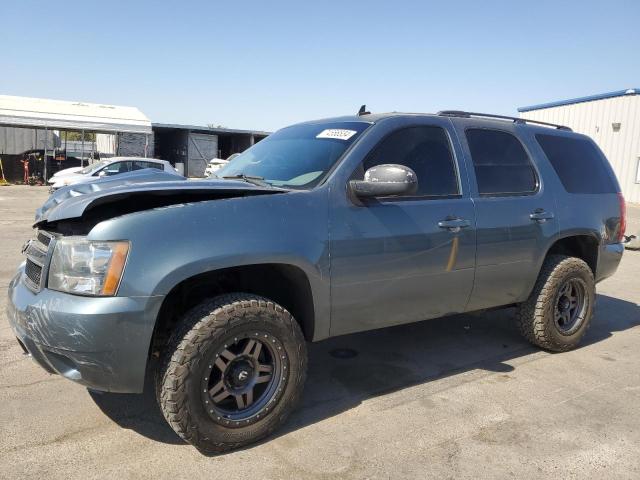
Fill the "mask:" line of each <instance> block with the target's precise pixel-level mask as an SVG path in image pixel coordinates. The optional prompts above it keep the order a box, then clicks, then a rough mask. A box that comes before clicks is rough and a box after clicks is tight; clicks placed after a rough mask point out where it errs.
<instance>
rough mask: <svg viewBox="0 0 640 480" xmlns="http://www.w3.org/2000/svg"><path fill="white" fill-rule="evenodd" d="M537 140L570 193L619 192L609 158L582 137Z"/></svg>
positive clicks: (548, 137) (542, 138)
mask: <svg viewBox="0 0 640 480" xmlns="http://www.w3.org/2000/svg"><path fill="white" fill-rule="evenodd" d="M536 140H537V141H538V143H539V144H540V147H542V150H543V151H544V153H545V155H546V156H547V158H548V159H549V161H550V162H551V165H553V168H554V169H555V171H556V173H557V174H558V177H559V178H560V181H561V182H562V185H564V188H565V190H566V191H567V192H569V193H616V192H617V190H618V189H617V186H616V184H615V182H614V181H613V179H612V178H611V175H610V173H609V169H608V168H607V166H606V165H605V163H604V162H605V159H604V158H603V156H602V155H601V154H600V152H599V151H598V149H597V148H596V146H595V145H594V144H592V143H591V142H589V141H588V140H585V139H582V138H568V137H559V136H556V135H540V134H539V135H536Z"/></svg>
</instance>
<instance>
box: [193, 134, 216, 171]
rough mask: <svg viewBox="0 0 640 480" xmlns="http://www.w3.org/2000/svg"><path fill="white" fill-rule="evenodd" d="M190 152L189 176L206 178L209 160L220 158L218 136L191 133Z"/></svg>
mask: <svg viewBox="0 0 640 480" xmlns="http://www.w3.org/2000/svg"><path fill="white" fill-rule="evenodd" d="M188 150H189V156H188V158H189V159H188V162H187V175H188V176H189V177H204V170H205V168H207V164H208V163H209V160H211V159H212V158H216V157H217V156H218V136H217V135H206V134H202V133H192V132H190V133H189V147H188Z"/></svg>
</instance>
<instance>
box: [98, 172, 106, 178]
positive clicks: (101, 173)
mask: <svg viewBox="0 0 640 480" xmlns="http://www.w3.org/2000/svg"><path fill="white" fill-rule="evenodd" d="M98 176H99V177H101V178H102V177H106V176H107V172H106V171H105V170H102V171H101V172H100V173H99V174H98Z"/></svg>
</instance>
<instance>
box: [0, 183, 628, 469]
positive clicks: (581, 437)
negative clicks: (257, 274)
mask: <svg viewBox="0 0 640 480" xmlns="http://www.w3.org/2000/svg"><path fill="white" fill-rule="evenodd" d="M46 196H47V195H46V190H45V189H42V188H40V189H38V188H36V187H32V188H29V187H0V312H1V313H0V477H1V478H7V479H9V478H25V477H33V478H51V479H56V478H61V479H65V480H68V479H75V478H83V479H85V478H104V477H106V478H115V477H117V478H118V479H128V478H153V479H158V478H187V477H191V478H195V477H198V478H205V477H208V478H229V479H244V478H246V479H253V480H255V479H271V478H273V479H279V478H282V479H292V478H313V479H328V478H380V479H386V478H393V479H398V478H416V479H418V478H419V479H425V478H436V479H442V478H474V479H476V478H532V477H536V478H541V477H542V478H544V477H546V478H563V479H565V478H639V477H640V458H639V457H638V451H639V450H640V369H639V368H638V365H639V364H640V348H638V346H639V344H640V307H639V305H638V303H639V302H640V287H639V285H640V284H639V283H638V273H639V272H640V252H635V251H627V252H625V256H624V259H623V262H622V265H621V267H620V269H619V271H618V273H617V274H616V275H615V276H614V277H613V278H611V279H608V280H606V281H605V282H603V283H601V284H600V285H599V286H598V300H597V310H596V317H595V320H594V323H593V326H592V328H591V329H590V331H589V333H588V335H587V337H586V340H585V342H584V345H583V346H582V347H581V348H579V349H577V350H575V351H573V352H569V353H564V354H549V353H546V352H543V351H540V350H538V349H536V348H534V347H532V346H530V345H529V344H528V343H526V342H525V341H524V340H523V339H521V338H520V336H519V335H518V333H517V331H516V328H515V326H514V324H513V321H512V313H513V312H512V311H509V310H506V311H497V312H491V313H486V314H477V315H460V316H455V317H450V318H444V319H439V320H432V321H428V322H423V323H420V324H414V325H407V326H401V327H394V328H389V329H384V330H378V331H374V332H368V333H364V334H356V335H349V336H345V337H340V338H336V339H332V340H329V341H325V342H321V343H319V344H315V345H312V346H311V348H310V371H309V379H308V384H307V388H306V390H305V394H304V398H303V402H302V405H301V407H300V409H299V410H298V411H297V412H296V413H295V414H294V415H293V417H292V418H291V420H290V421H289V422H288V423H287V425H286V427H285V428H284V430H282V431H280V432H278V434H277V435H276V436H274V437H272V438H270V439H268V440H266V441H264V442H262V443H261V444H259V445H256V446H253V447H251V448H247V449H245V450H241V451H237V452H233V453H230V454H227V455H223V456H217V457H206V456H203V455H201V454H199V453H198V452H197V451H196V450H195V449H193V448H192V447H190V446H188V445H185V444H183V443H182V442H181V440H180V439H179V438H178V437H177V436H176V435H175V434H174V433H173V432H172V430H171V429H170V428H169V427H168V426H167V424H166V423H165V422H164V420H163V418H162V416H161V414H160V412H159V410H158V408H157V406H156V403H155V401H154V399H153V397H152V395H151V394H150V393H147V394H145V395H114V394H101V395H100V394H95V393H89V392H88V391H87V390H86V389H84V388H82V387H81V386H79V385H76V384H73V383H71V382H69V381H66V380H63V379H61V378H60V377H58V376H50V375H47V374H46V373H45V372H44V371H42V370H41V369H40V368H39V367H38V366H37V365H35V364H34V363H33V362H32V361H31V360H30V359H28V358H26V357H24V356H23V355H22V352H21V350H20V348H19V347H18V345H17V343H16V342H15V339H14V338H13V334H12V331H11V329H10V328H9V326H8V324H7V323H6V319H5V317H4V306H5V304H6V285H7V283H8V281H9V278H10V276H11V275H12V273H13V271H14V269H15V267H16V265H17V264H18V263H19V262H20V261H21V258H20V253H19V252H20V246H21V245H22V243H23V242H24V241H25V240H26V239H27V238H29V237H30V235H31V230H30V224H31V222H32V220H33V211H34V209H35V208H36V207H37V206H39V205H40V204H41V203H42V202H43V201H44V199H45V198H46ZM336 348H351V349H354V350H355V351H356V352H357V353H358V355H357V356H356V357H355V358H351V359H338V358H334V357H333V356H332V355H331V354H330V352H331V351H332V350H334V349H336Z"/></svg>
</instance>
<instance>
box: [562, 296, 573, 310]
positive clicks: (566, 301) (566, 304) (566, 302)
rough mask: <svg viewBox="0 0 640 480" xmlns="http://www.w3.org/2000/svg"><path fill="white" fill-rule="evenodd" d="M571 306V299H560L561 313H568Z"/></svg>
mask: <svg viewBox="0 0 640 480" xmlns="http://www.w3.org/2000/svg"><path fill="white" fill-rule="evenodd" d="M570 306H571V302H569V299H568V298H567V297H562V298H561V299H560V305H559V307H560V311H562V312H566V311H567V310H569V307H570Z"/></svg>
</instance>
